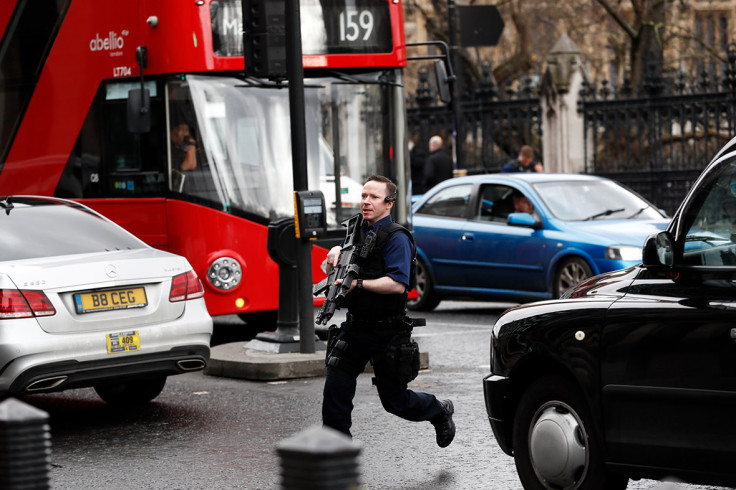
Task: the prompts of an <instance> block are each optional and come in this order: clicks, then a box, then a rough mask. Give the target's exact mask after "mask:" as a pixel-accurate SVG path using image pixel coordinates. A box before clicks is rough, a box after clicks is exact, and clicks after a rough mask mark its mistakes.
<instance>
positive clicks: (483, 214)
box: [475, 185, 514, 223]
mask: <svg viewBox="0 0 736 490" xmlns="http://www.w3.org/2000/svg"><path fill="white" fill-rule="evenodd" d="M513 192H514V189H513V188H511V187H509V186H506V185H485V186H483V187H482V188H481V191H480V200H479V203H478V210H477V212H476V215H475V219H477V220H479V221H494V222H498V223H506V219H507V218H508V215H509V214H510V213H513V212H514V203H513V198H512V196H513Z"/></svg>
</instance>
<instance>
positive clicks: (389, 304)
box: [345, 223, 416, 321]
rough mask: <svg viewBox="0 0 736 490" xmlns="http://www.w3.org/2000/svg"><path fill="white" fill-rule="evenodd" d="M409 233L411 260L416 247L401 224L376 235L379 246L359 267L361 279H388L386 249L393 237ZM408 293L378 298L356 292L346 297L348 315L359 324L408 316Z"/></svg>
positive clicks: (386, 228)
mask: <svg viewBox="0 0 736 490" xmlns="http://www.w3.org/2000/svg"><path fill="white" fill-rule="evenodd" d="M397 232H399V233H406V235H407V236H408V237H409V240H410V242H411V246H412V259H414V255H415V250H416V247H415V245H414V239H413V237H412V236H411V233H409V230H407V229H406V228H404V227H403V226H401V225H400V224H398V223H390V224H388V225H386V226H383V227H381V228H379V229H378V230H377V231H376V243H375V245H374V246H373V250H372V251H371V253H369V254H368V256H367V257H366V258H365V259H363V261H362V262H361V264H360V274H359V278H360V279H378V278H379V277H383V276H385V275H386V264H385V262H384V261H383V248H384V247H385V246H386V244H387V243H388V240H389V238H390V237H391V235H392V234H394V233H397ZM410 269H411V270H410V271H409V278H410V282H411V277H412V274H413V273H414V270H413V267H411V266H410ZM407 294H408V291H405V292H404V293H401V294H379V293H373V292H370V291H366V290H365V289H353V291H352V292H351V293H350V294H349V295H347V296H346V298H345V300H346V306H347V308H348V312H349V313H350V314H351V315H353V316H354V317H356V319H357V320H360V321H371V320H374V321H376V320H378V321H380V320H385V319H388V318H392V317H399V316H404V315H406V297H407Z"/></svg>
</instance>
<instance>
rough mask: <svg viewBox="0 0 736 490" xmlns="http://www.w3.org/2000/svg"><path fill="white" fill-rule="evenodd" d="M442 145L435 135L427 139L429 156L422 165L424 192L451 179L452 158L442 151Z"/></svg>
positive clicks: (440, 139)
mask: <svg viewBox="0 0 736 490" xmlns="http://www.w3.org/2000/svg"><path fill="white" fill-rule="evenodd" d="M442 144H443V143H442V138H441V137H439V136H437V135H435V136H432V137H431V138H430V139H429V156H428V157H427V161H426V162H425V164H424V190H425V192H426V191H428V190H429V189H431V188H432V187H434V186H435V185H437V184H439V183H440V182H442V181H443V180H447V179H451V178H452V170H453V167H454V165H453V163H452V158H450V155H448V154H447V153H445V152H444V150H442Z"/></svg>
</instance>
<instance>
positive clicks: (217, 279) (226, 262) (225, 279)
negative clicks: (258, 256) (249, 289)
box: [207, 257, 243, 291]
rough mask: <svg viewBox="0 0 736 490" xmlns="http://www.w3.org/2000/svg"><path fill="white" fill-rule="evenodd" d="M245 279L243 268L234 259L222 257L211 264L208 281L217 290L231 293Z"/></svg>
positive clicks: (208, 270)
mask: <svg viewBox="0 0 736 490" xmlns="http://www.w3.org/2000/svg"><path fill="white" fill-rule="evenodd" d="M242 278H243V268H242V267H241V266H240V263H239V262H238V261H237V260H235V259H234V258H232V257H220V258H219V259H217V260H215V261H214V262H212V264H210V268H209V269H207V280H208V281H209V283H210V284H211V285H212V286H214V287H216V288H217V289H222V290H223V291H229V290H230V289H233V288H235V287H236V286H237V285H238V284H240V280H241V279H242Z"/></svg>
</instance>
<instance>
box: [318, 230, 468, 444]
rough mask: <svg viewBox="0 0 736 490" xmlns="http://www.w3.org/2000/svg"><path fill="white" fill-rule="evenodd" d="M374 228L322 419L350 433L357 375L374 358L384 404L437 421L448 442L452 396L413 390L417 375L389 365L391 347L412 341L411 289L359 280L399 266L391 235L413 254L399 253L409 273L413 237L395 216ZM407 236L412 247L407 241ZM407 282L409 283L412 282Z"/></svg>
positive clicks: (331, 366)
mask: <svg viewBox="0 0 736 490" xmlns="http://www.w3.org/2000/svg"><path fill="white" fill-rule="evenodd" d="M372 229H373V230H374V231H375V232H376V241H375V245H374V247H373V249H372V251H371V253H370V254H369V255H368V256H367V257H366V258H365V259H364V261H363V262H362V264H361V271H360V275H359V281H358V287H357V288H356V289H354V290H353V291H352V292H351V293H350V294H348V296H347V297H346V306H347V308H348V314H347V321H346V322H344V323H343V324H342V327H341V329H340V333H339V335H338V336H337V340H338V342H336V345H335V347H334V348H333V349H332V350H331V351H330V352H329V357H328V360H327V378H326V380H325V387H324V402H323V405H322V420H323V423H324V425H326V426H328V427H332V428H333V429H336V430H338V431H340V432H343V433H345V434H347V435H348V436H350V435H351V434H350V426H351V425H352V420H351V412H352V410H353V398H354V396H355V389H356V384H357V383H356V380H357V377H358V375H359V374H360V373H361V372H363V370H364V368H365V366H366V364H367V363H368V362H369V361H371V362H372V363H373V366H374V372H375V374H376V377H375V381H374V382H375V384H376V387H377V389H378V395H379V397H380V399H381V403H382V405H383V407H384V409H386V411H388V412H389V413H392V414H394V415H397V416H399V417H401V418H403V419H406V420H411V421H414V422H419V421H430V422H432V423H433V425H434V426H435V428H436V430H437V443H438V444H439V445H440V446H441V447H445V446H447V445H449V444H450V442H451V441H452V438H453V437H454V435H455V425H454V423H453V422H452V413H453V410H454V408H453V406H452V402H451V401H449V400H446V401H442V402H441V401H439V400H438V399H437V398H436V397H435V396H434V395H432V394H429V393H421V392H415V391H412V390H409V389H408V388H407V384H408V382H409V381H410V380H411V379H413V378H411V377H408V378H407V377H405V376H402V375H397V373H396V372H395V369H394V367H393V366H389V363H391V362H393V360H392V359H391V356H390V355H389V356H387V353H388V352H391V351H392V349H393V351H394V352H395V351H396V348H397V347H398V346H399V345H404V346H405V345H406V344H407V342H409V334H410V331H411V326H410V325H411V324H410V323H409V324H407V321H408V320H407V318H406V300H407V293H406V292H404V293H403V294H378V293H373V292H369V291H366V290H364V289H362V287H361V281H360V280H362V279H377V278H380V277H383V276H386V275H387V274H386V271H387V269H389V270H390V269H395V268H396V266H397V264H396V263H395V261H396V260H397V256H396V253H392V254H389V253H386V250H387V245H388V244H389V242H390V241H398V242H393V243H392V244H393V245H397V244H398V245H399V246H398V247H395V246H394V247H389V248H392V250H393V251H394V252H395V251H396V250H397V248H398V249H399V250H408V254H406V255H404V254H401V255H402V256H401V257H400V258H399V259H398V263H399V265H398V266H399V267H404V268H405V269H404V270H405V274H406V277H408V275H409V274H408V272H409V266H410V261H411V257H412V254H413V248H414V244H413V240H412V239H411V235H410V234H409V232H408V231H407V230H406V229H405V228H403V227H402V226H400V225H398V224H395V223H392V222H391V217H390V216H387V217H385V218H384V219H382V220H380V221H378V222H377V223H374V224H373V226H372ZM402 241H403V242H404V243H402ZM406 242H408V243H409V245H410V246H409V247H406V246H405V244H406ZM387 261H391V262H389V263H387ZM405 286H407V287H408V284H405ZM416 354H417V355H418V349H417V352H416ZM417 363H418V358H417ZM417 367H418V366H417Z"/></svg>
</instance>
